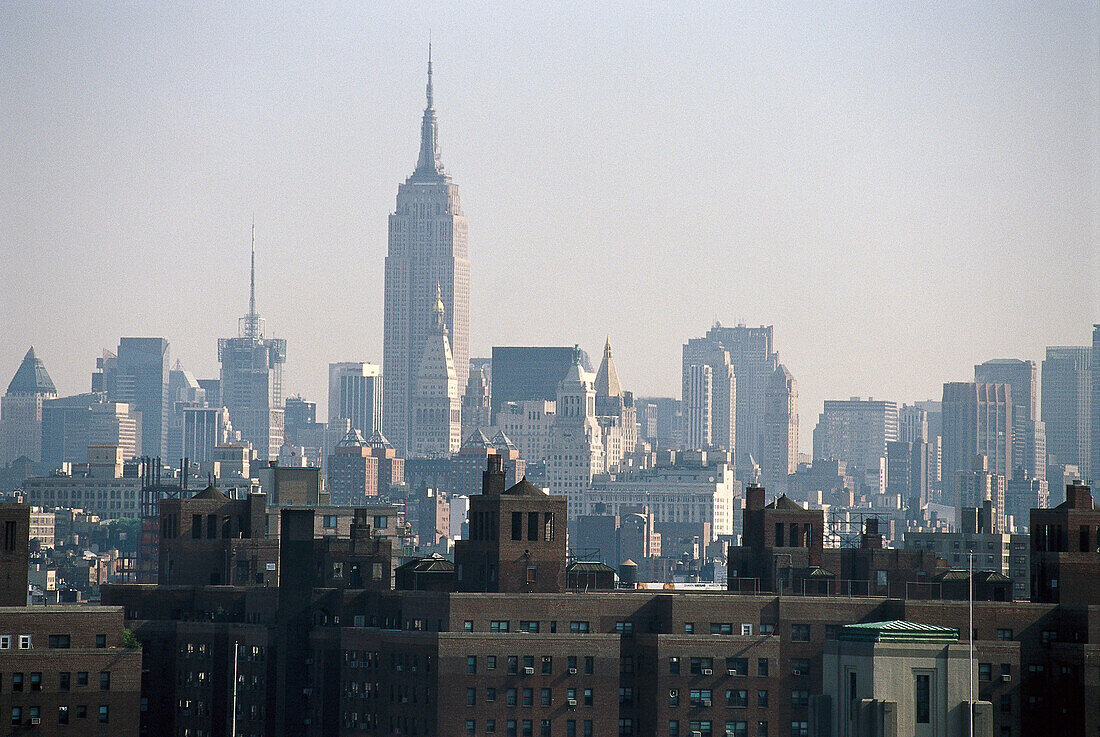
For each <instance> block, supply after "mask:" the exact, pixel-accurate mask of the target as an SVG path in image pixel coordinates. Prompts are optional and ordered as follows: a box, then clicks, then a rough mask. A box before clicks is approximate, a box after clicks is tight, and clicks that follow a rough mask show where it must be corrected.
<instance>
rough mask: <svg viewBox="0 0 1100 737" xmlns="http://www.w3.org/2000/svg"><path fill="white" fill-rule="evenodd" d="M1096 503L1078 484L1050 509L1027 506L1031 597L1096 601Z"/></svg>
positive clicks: (1099, 595)
mask: <svg viewBox="0 0 1100 737" xmlns="http://www.w3.org/2000/svg"><path fill="white" fill-rule="evenodd" d="M1098 572H1100V507H1098V506H1097V505H1096V504H1095V503H1093V501H1092V491H1091V490H1090V488H1089V487H1088V486H1085V485H1084V484H1081V483H1080V482H1077V483H1073V484H1069V485H1068V486H1066V500H1065V501H1064V502H1062V503H1061V504H1059V505H1058V506H1057V507H1055V508H1054V509H1033V510H1031V599H1032V601H1051V602H1060V603H1063V604H1097V603H1100V575H1098Z"/></svg>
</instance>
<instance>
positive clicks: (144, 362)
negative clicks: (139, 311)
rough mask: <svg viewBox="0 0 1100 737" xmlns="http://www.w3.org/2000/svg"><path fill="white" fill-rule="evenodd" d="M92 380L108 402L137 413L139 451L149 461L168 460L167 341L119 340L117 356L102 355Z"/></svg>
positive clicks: (161, 339)
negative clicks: (139, 426)
mask: <svg viewBox="0 0 1100 737" xmlns="http://www.w3.org/2000/svg"><path fill="white" fill-rule="evenodd" d="M97 367H98V368H99V371H100V372H101V373H102V375H101V376H95V375H93V377H92V384H93V390H94V388H95V385H96V384H98V385H99V386H100V387H102V391H105V392H106V393H107V401H109V402H125V403H126V404H129V405H130V409H131V411H137V412H140V413H141V443H140V447H139V449H138V450H139V452H140V453H141V454H142V455H146V456H149V457H150V458H166V459H167V458H168V455H169V453H168V429H169V426H170V425H171V405H170V402H169V398H168V341H167V340H165V339H164V338H122V339H120V340H119V342H118V353H116V354H114V355H112V354H110V353H109V352H107V351H105V352H104V357H103V358H101V359H99V361H98V362H97Z"/></svg>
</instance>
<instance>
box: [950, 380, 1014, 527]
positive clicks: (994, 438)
mask: <svg viewBox="0 0 1100 737" xmlns="http://www.w3.org/2000/svg"><path fill="white" fill-rule="evenodd" d="M942 407H943V465H942V478H943V496H944V499H943V501H944V503H945V504H955V505H957V504H958V500H959V489H958V486H957V484H958V475H959V473H960V472H963V473H966V474H968V473H970V472H971V471H972V470H973V467H974V457H975V456H978V455H983V456H985V457H986V458H987V459H988V469H987V470H988V471H989V472H990V473H992V474H996V475H1000V476H1004V477H1005V479H1006V480H1008V479H1011V478H1012V387H1011V386H1010V385H1009V384H1001V383H991V384H984V383H976V382H962V381H960V382H951V383H947V384H944V385H943V404H942Z"/></svg>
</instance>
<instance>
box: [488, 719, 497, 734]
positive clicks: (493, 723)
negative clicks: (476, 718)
mask: <svg viewBox="0 0 1100 737" xmlns="http://www.w3.org/2000/svg"><path fill="white" fill-rule="evenodd" d="M496 733H497V720H496V719H486V720H485V734H496Z"/></svg>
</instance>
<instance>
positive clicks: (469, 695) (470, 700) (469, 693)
mask: <svg viewBox="0 0 1100 737" xmlns="http://www.w3.org/2000/svg"><path fill="white" fill-rule="evenodd" d="M466 706H477V689H476V688H468V689H466Z"/></svg>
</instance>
